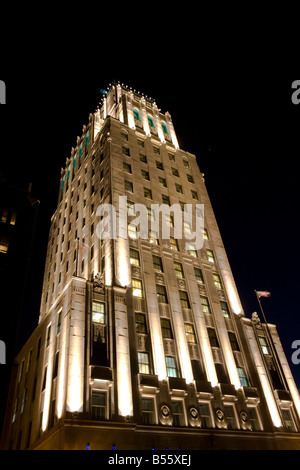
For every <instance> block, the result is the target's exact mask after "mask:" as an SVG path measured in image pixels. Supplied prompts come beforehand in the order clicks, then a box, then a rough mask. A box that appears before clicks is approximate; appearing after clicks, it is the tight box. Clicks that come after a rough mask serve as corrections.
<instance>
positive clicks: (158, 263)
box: [152, 255, 164, 273]
mask: <svg viewBox="0 0 300 470" xmlns="http://www.w3.org/2000/svg"><path fill="white" fill-rule="evenodd" d="M152 259H153V267H154V270H155V271H158V272H160V273H163V272H164V270H163V264H162V260H161V257H160V256H156V255H152Z"/></svg>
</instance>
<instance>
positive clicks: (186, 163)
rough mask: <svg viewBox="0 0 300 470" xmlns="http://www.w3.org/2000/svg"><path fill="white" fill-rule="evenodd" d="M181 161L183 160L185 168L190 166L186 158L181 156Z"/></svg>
mask: <svg viewBox="0 0 300 470" xmlns="http://www.w3.org/2000/svg"><path fill="white" fill-rule="evenodd" d="M182 161H183V165H184V166H185V168H190V164H189V162H188V160H186V159H185V158H183V159H182Z"/></svg>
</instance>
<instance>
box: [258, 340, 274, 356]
mask: <svg viewBox="0 0 300 470" xmlns="http://www.w3.org/2000/svg"><path fill="white" fill-rule="evenodd" d="M258 340H259V344H260V346H261V350H262V352H263V354H265V355H266V356H271V355H272V354H271V349H270V346H269V344H268V342H267V340H266V338H265V337H264V336H259V337H258Z"/></svg>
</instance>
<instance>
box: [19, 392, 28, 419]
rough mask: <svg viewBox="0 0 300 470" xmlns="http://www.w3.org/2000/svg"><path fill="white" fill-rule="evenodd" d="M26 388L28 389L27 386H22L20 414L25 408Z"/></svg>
mask: <svg viewBox="0 0 300 470" xmlns="http://www.w3.org/2000/svg"><path fill="white" fill-rule="evenodd" d="M27 390H28V389H27V387H25V388H24V391H23V396H22V402H21V410H20V414H23V412H24V409H25V405H26V400H27Z"/></svg>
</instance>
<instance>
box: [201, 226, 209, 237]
mask: <svg viewBox="0 0 300 470" xmlns="http://www.w3.org/2000/svg"><path fill="white" fill-rule="evenodd" d="M202 235H203V239H204V240H209V236H208V231H207V229H206V228H203V229H202Z"/></svg>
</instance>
